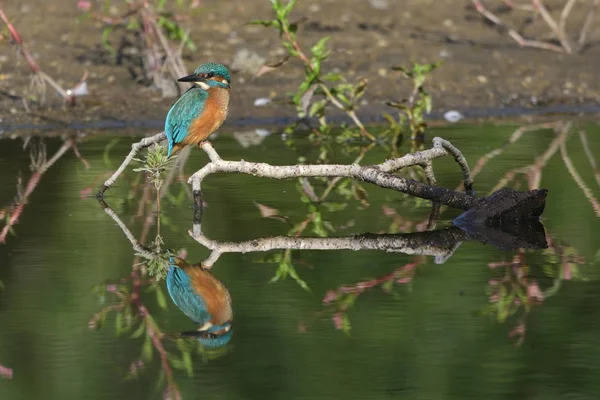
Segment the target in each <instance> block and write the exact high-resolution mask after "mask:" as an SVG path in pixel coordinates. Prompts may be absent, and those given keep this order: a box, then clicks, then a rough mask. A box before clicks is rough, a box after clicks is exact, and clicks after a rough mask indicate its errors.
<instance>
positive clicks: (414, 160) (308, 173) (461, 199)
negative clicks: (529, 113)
mask: <svg viewBox="0 0 600 400" xmlns="http://www.w3.org/2000/svg"><path fill="white" fill-rule="evenodd" d="M202 148H203V149H204V151H205V152H206V153H207V154H208V156H209V158H210V160H211V161H210V162H209V163H208V164H206V165H205V166H204V167H203V168H202V169H200V170H199V171H197V172H196V173H194V174H193V175H192V176H191V177H190V179H189V182H190V183H192V188H193V190H194V192H199V191H201V183H202V180H203V179H204V178H206V177H207V176H208V175H211V174H214V173H220V172H236V173H243V174H248V175H252V176H258V177H262V178H272V179H286V178H298V177H314V176H328V177H338V176H341V177H347V178H353V179H357V180H360V181H364V182H369V183H372V184H374V185H377V186H379V187H382V188H388V189H394V190H397V191H400V192H403V193H406V194H409V195H411V196H415V197H421V198H424V199H427V200H434V201H439V202H440V203H443V204H446V205H449V206H451V207H453V208H459V209H464V210H466V209H469V208H471V207H472V206H474V205H475V204H476V203H477V202H478V201H479V200H478V199H476V198H474V197H472V196H469V195H467V194H464V193H458V192H455V191H452V190H449V189H446V188H442V187H438V186H429V185H426V184H424V183H421V182H417V181H414V180H407V179H404V178H401V177H399V176H396V175H393V174H392V173H391V172H394V171H397V170H399V169H402V168H405V167H409V166H413V165H424V166H427V165H429V164H430V163H431V161H432V160H433V159H435V158H439V157H443V156H446V155H449V154H450V155H452V156H453V157H454V159H455V160H456V162H457V163H458V164H459V166H460V168H461V170H462V173H463V179H464V185H465V188H466V191H467V192H468V193H470V191H471V189H472V181H471V177H470V171H469V167H468V165H467V162H466V160H465V158H464V157H463V156H462V154H461V153H460V151H459V150H458V149H457V148H456V147H454V146H452V144H450V142H448V141H446V140H444V139H441V138H434V139H433V147H432V148H431V149H429V150H424V151H420V152H416V153H412V154H407V155H405V156H404V157H400V158H395V159H392V160H388V161H385V162H383V163H381V164H377V165H370V166H361V165H357V164H351V165H341V164H319V165H270V164H266V163H255V162H247V161H225V160H223V159H221V157H220V156H219V155H218V154H217V152H216V151H215V149H214V148H213V147H212V145H211V144H210V143H209V142H205V143H203V144H202Z"/></svg>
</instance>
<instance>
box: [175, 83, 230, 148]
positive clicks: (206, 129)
mask: <svg viewBox="0 0 600 400" xmlns="http://www.w3.org/2000/svg"><path fill="white" fill-rule="evenodd" d="M228 111H229V90H228V89H223V88H210V89H208V98H207V99H206V102H205V103H204V110H203V111H202V112H201V113H200V115H199V116H198V118H196V119H195V120H194V121H193V122H192V124H191V125H190V128H189V130H188V135H187V137H186V138H185V140H184V143H183V144H185V145H188V144H197V143H200V142H203V141H205V140H206V139H208V137H209V136H210V135H212V134H213V133H214V132H215V131H216V130H217V129H219V127H220V126H221V125H222V124H223V122H224V121H225V118H227V112H228Z"/></svg>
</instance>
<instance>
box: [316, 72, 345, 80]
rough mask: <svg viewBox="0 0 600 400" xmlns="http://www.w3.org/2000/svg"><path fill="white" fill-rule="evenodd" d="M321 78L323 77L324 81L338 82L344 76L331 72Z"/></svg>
mask: <svg viewBox="0 0 600 400" xmlns="http://www.w3.org/2000/svg"><path fill="white" fill-rule="evenodd" d="M321 79H323V80H324V81H329V82H337V81H341V80H343V79H344V78H343V77H342V75H340V74H336V73H333V72H330V73H328V74H325V75H323V76H322V77H321Z"/></svg>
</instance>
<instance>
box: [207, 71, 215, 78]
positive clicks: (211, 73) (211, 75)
mask: <svg viewBox="0 0 600 400" xmlns="http://www.w3.org/2000/svg"><path fill="white" fill-rule="evenodd" d="M213 76H215V74H214V72H209V73H208V74H206V77H207V78H208V79H210V78H212V77H213Z"/></svg>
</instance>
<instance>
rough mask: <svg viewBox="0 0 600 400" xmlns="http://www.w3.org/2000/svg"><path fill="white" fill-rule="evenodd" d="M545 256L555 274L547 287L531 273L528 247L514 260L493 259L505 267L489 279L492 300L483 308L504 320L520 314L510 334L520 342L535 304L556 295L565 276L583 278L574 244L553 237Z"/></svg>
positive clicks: (547, 272)
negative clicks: (541, 284) (543, 287)
mask: <svg viewBox="0 0 600 400" xmlns="http://www.w3.org/2000/svg"><path fill="white" fill-rule="evenodd" d="M542 257H543V260H542V261H543V267H542V269H543V271H544V274H545V275H546V276H548V277H550V278H553V282H554V283H553V285H552V286H551V287H550V288H548V289H546V290H544V291H542V289H541V288H540V286H539V284H538V282H537V280H536V279H534V278H532V277H531V276H530V274H531V266H530V264H529V263H528V262H527V260H526V252H525V250H523V249H521V250H520V251H519V253H518V254H516V255H515V256H514V257H513V260H512V261H510V262H492V263H489V267H490V268H492V269H496V268H503V275H502V276H501V277H497V278H493V279H490V280H489V282H488V290H487V294H488V296H489V302H490V304H488V305H487V306H485V307H484V308H483V310H482V311H483V313H484V314H485V315H492V316H494V317H495V318H496V319H497V321H498V322H500V323H503V322H505V321H506V320H507V319H508V318H509V317H511V316H513V315H517V314H520V318H519V321H520V322H519V323H518V324H517V325H516V326H515V328H514V329H513V330H512V331H511V332H510V334H509V336H510V337H511V338H513V337H514V338H517V344H521V343H522V342H523V340H524V339H525V330H526V316H527V315H528V314H529V313H530V312H531V311H532V310H533V308H534V307H535V306H538V305H541V304H542V303H543V302H544V300H545V299H547V298H548V297H551V296H553V295H555V294H556V293H557V292H558V290H559V288H560V285H561V282H562V281H563V280H572V279H581V275H580V272H579V268H578V265H583V264H585V261H584V259H583V257H582V256H580V255H579V254H578V253H577V251H576V250H575V249H574V248H573V247H570V246H562V245H558V244H555V243H552V241H551V240H549V247H548V248H547V249H546V250H544V252H543V253H542Z"/></svg>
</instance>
